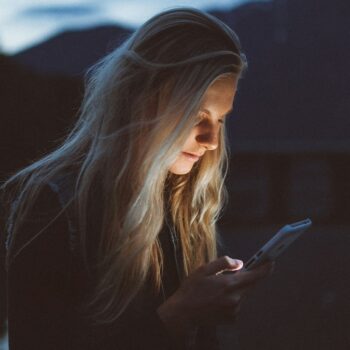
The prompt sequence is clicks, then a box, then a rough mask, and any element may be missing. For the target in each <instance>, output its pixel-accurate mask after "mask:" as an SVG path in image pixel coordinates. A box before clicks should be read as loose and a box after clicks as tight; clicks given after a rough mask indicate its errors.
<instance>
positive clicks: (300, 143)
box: [14, 0, 350, 152]
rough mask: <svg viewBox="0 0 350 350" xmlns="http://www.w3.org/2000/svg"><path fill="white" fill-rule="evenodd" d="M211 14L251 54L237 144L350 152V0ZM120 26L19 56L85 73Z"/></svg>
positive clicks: (121, 34) (39, 66)
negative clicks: (218, 19) (222, 23)
mask: <svg viewBox="0 0 350 350" xmlns="http://www.w3.org/2000/svg"><path fill="white" fill-rule="evenodd" d="M213 14H214V15H215V16H217V17H219V18H221V19H222V20H224V21H225V22H226V23H227V24H228V25H230V26H231V27H232V28H234V30H235V31H236V32H237V33H238V35H239V37H240V39H241V43H242V47H243V50H244V52H245V53H246V55H247V57H248V61H249V69H248V71H247V73H246V75H245V79H243V80H242V81H241V86H240V90H239V93H238V96H237V99H236V106H235V111H234V116H235V118H234V122H233V123H230V124H229V129H230V130H229V131H230V134H231V136H232V137H231V140H232V146H233V148H234V149H235V150H236V151H257V150H259V151H268V152H294V151H296V150H300V151H304V150H309V151H313V150H326V151H327V150H335V151H349V150H350V141H348V139H349V137H348V135H349V134H350V122H349V118H348V114H349V111H350V102H349V98H348V96H349V87H348V81H349V78H350V72H349V70H348V67H347V66H348V62H349V60H350V44H349V43H350V40H349V39H350V31H349V30H350V29H349V25H348V18H349V16H348V14H349V3H348V2H344V1H340V0H336V1H333V2H329V1H326V0H306V1H303V0H293V1H287V0H279V1H274V2H271V3H269V2H268V3H260V2H257V3H248V4H246V5H242V6H240V7H239V8H237V9H234V10H232V11H230V12H219V11H216V12H213ZM127 35H128V32H127V31H125V30H123V29H121V28H118V27H101V28H96V29H90V30H85V31H79V32H67V33H63V34H61V35H59V36H57V37H55V38H53V39H50V40H48V41H47V42H45V43H43V44H41V45H38V46H36V47H34V48H31V49H29V50H26V51H24V52H22V53H20V54H18V55H16V56H15V57H14V58H15V59H16V60H17V61H18V62H21V63H23V64H26V65H28V66H30V67H31V68H33V69H35V70H37V71H38V70H40V71H42V72H46V73H49V72H50V73H52V72H60V73H62V74H66V75H81V74H82V73H83V72H85V71H86V69H87V68H88V67H89V66H91V65H92V64H93V63H95V62H96V61H97V60H98V59H99V58H101V57H102V56H103V55H105V54H106V53H107V52H109V51H110V50H112V49H113V48H115V47H116V46H117V45H118V43H120V42H121V41H122V40H123V39H125V38H126V36H127Z"/></svg>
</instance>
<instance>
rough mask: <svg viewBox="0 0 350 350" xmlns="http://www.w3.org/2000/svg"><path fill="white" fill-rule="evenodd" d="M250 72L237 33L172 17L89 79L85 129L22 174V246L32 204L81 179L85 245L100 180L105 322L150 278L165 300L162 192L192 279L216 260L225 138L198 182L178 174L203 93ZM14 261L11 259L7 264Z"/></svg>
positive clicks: (151, 24)
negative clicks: (66, 176) (58, 185)
mask: <svg viewBox="0 0 350 350" xmlns="http://www.w3.org/2000/svg"><path fill="white" fill-rule="evenodd" d="M245 66H246V60H245V56H244V55H243V54H242V53H241V51H240V44H239V40H238V38H237V36H236V35H235V33H234V32H233V31H232V30H231V29H230V28H229V27H228V26H227V25H225V24H224V23H223V22H221V21H220V20H218V19H217V18H215V17H213V16H211V15H209V14H207V13H205V12H202V11H200V10H197V9H194V8H175V9H170V10H167V11H164V12H162V13H160V14H158V15H156V16H154V17H152V18H151V19H150V20H148V21H147V22H146V23H145V24H144V25H142V26H141V27H140V28H139V29H138V30H136V31H135V32H134V33H133V34H132V35H131V36H130V37H129V38H127V40H125V41H124V43H123V44H122V45H121V46H120V47H119V48H117V49H115V50H114V51H113V52H111V53H110V54H108V55H107V56H106V57H105V58H103V59H102V60H101V61H99V62H98V63H97V64H96V65H95V66H94V67H92V69H90V70H89V71H88V73H87V76H86V91H85V96H84V99H83V102H82V105H81V109H80V111H79V119H78V121H77V123H76V124H75V125H74V127H73V128H72V130H71V132H70V133H69V135H68V136H67V138H66V139H65V140H64V142H63V143H62V144H61V146H60V147H58V148H57V149H56V150H55V151H53V152H51V153H50V154H48V155H47V156H45V157H44V158H41V159H39V160H38V161H36V162H35V163H33V164H31V165H29V166H28V167H26V168H25V169H22V170H21V171H19V172H18V173H16V174H15V175H13V176H12V177H11V178H10V179H9V180H8V181H7V182H6V183H5V184H4V186H3V187H4V188H7V187H11V186H10V185H11V184H15V188H16V191H15V193H16V196H17V197H18V200H17V202H16V203H17V205H16V220H15V223H14V225H13V227H12V228H11V229H12V236H13V237H14V239H15V238H16V232H18V229H19V227H20V226H21V223H23V221H24V218H25V216H26V214H27V213H28V210H29V204H30V203H33V202H34V200H35V198H37V196H38V194H39V192H40V190H41V189H42V187H43V185H44V184H45V183H47V182H49V181H50V180H51V179H54V178H55V177H56V176H57V175H58V174H60V173H64V172H65V171H67V170H68V169H71V168H72V167H73V168H75V169H78V176H77V179H76V183H75V192H74V201H75V203H76V206H75V208H76V210H77V217H78V219H79V220H78V221H79V232H80V238H81V244H82V246H84V242H85V241H86V237H85V235H86V219H87V215H86V212H87V198H88V194H89V193H90V192H91V190H92V184H93V181H94V179H96V177H99V179H100V182H101V183H102V184H103V187H102V192H103V195H102V196H101V197H102V198H103V201H104V203H103V204H104V208H105V211H104V214H103V221H102V227H101V237H100V242H101V244H100V247H99V259H98V261H99V264H98V266H99V270H98V271H99V275H98V284H97V286H96V290H95V294H94V297H93V300H92V304H98V305H99V309H98V311H97V313H96V315H95V316H96V318H97V319H98V320H100V321H101V322H111V321H113V320H115V319H116V318H118V317H119V316H120V315H121V314H122V313H123V311H124V310H125V308H126V307H127V306H128V305H129V303H130V302H131V301H132V300H133V298H134V297H135V296H136V294H137V293H138V292H139V291H140V289H141V288H142V286H143V285H144V283H145V281H146V279H147V278H149V277H152V280H153V282H154V290H155V291H159V288H160V285H161V273H162V266H163V256H162V251H161V246H160V244H159V240H158V234H159V232H160V230H161V228H162V225H163V222H164V204H165V203H164V187H165V184H166V183H167V184H168V185H169V189H170V193H171V195H170V203H169V204H170V205H169V206H170V211H171V216H172V218H173V223H174V226H175V228H176V231H177V232H178V234H179V238H180V241H181V245H182V250H183V265H184V270H185V271H184V272H185V275H188V274H190V273H191V272H192V271H193V270H194V269H196V268H197V267H198V266H200V265H201V264H203V263H205V262H208V261H210V260H212V259H214V258H215V257H216V254H217V252H216V221H217V219H218V216H219V214H220V212H221V209H222V206H223V204H224V201H225V187H224V177H225V173H226V163H227V149H226V140H225V138H226V137H225V127H224V126H223V127H222V128H221V132H220V138H219V146H218V148H217V149H216V150H215V151H211V152H207V153H206V154H205V155H204V156H203V158H202V159H201V160H200V161H199V162H197V163H196V164H195V166H194V168H193V169H192V171H191V172H190V173H189V174H186V175H174V174H170V173H169V171H168V169H169V167H170V165H171V164H172V163H173V162H174V160H175V159H176V156H177V155H178V153H179V152H180V151H181V147H182V145H183V144H184V142H185V140H186V138H187V137H188V135H189V133H190V131H191V129H192V128H193V126H194V125H195V122H196V116H197V114H198V111H199V107H200V104H201V101H202V98H203V95H204V93H205V92H206V90H207V89H208V88H209V87H210V85H211V84H212V83H213V82H214V81H215V80H217V79H221V78H223V77H225V76H227V75H232V74H233V75H234V76H235V78H236V79H237V80H238V79H239V77H240V75H241V73H242V71H243V70H244V68H245ZM15 253H16V252H12V251H11V245H10V246H9V256H10V257H11V256H14V255H15Z"/></svg>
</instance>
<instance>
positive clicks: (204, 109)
mask: <svg viewBox="0 0 350 350" xmlns="http://www.w3.org/2000/svg"><path fill="white" fill-rule="evenodd" d="M200 110H201V111H203V112H206V113H208V114H209V115H210V116H212V113H211V112H210V111H209V109H206V108H200ZM232 111H233V108H231V109H229V110H228V111H227V112H226V113H225V114H223V115H222V116H221V117H220V118H222V117H226V116H227V115H228V114H230V113H231V112H232Z"/></svg>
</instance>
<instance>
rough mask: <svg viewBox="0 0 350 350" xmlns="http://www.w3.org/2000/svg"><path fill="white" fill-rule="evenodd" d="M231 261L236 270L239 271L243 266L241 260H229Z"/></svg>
mask: <svg viewBox="0 0 350 350" xmlns="http://www.w3.org/2000/svg"><path fill="white" fill-rule="evenodd" d="M231 260H232V264H233V265H235V267H236V268H238V269H240V268H242V266H243V261H242V260H238V259H231Z"/></svg>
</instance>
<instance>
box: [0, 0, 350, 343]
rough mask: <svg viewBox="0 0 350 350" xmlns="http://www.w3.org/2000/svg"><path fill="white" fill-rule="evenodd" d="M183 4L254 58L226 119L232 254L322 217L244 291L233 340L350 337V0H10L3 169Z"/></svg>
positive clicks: (53, 138)
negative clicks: (88, 79) (92, 80)
mask: <svg viewBox="0 0 350 350" xmlns="http://www.w3.org/2000/svg"><path fill="white" fill-rule="evenodd" d="M180 5H185V6H193V7H196V8H200V9H203V10H206V11H208V12H210V13H212V14H213V15H215V16H217V17H218V18H220V19H221V20H223V21H224V22H225V23H227V24H228V25H229V26H231V27H232V28H233V29H234V30H235V31H236V32H237V34H238V36H239V37H240V39H241V43H242V48H243V51H244V52H245V53H246V55H247V58H248V62H249V69H248V71H247V73H246V74H245V76H244V79H243V80H242V81H241V83H240V84H241V85H240V88H239V92H238V95H237V97H236V101H235V109H234V111H233V113H232V116H231V117H230V118H229V122H228V129H229V139H230V146H231V166H230V172H229V176H228V179H227V185H228V190H229V194H230V201H229V204H228V206H227V209H226V211H225V214H224V215H223V217H222V219H221V221H220V231H221V235H222V240H223V243H224V244H223V247H222V251H221V253H222V254H224V253H225V254H230V255H231V256H233V257H236V258H240V259H242V260H246V259H247V258H249V256H250V255H252V254H253V253H254V252H255V251H256V250H257V249H258V248H259V247H260V245H261V244H262V243H264V242H265V240H266V239H268V238H269V237H270V236H272V235H273V234H274V233H275V231H276V230H277V229H279V228H280V226H282V225H283V224H286V223H290V222H293V221H297V220H301V219H304V218H306V217H310V218H311V219H312V220H313V222H314V226H313V227H312V228H311V229H310V230H309V231H308V232H307V233H306V234H305V235H304V236H303V237H302V238H300V239H299V240H298V241H297V242H295V243H294V244H293V246H292V247H290V248H289V250H288V251H287V252H286V253H285V254H284V255H283V256H282V257H280V258H279V259H278V262H277V264H276V270H275V272H274V274H273V275H272V276H271V277H270V278H269V280H267V281H265V282H264V283H263V284H261V285H260V286H258V287H257V288H256V290H255V291H254V292H253V293H252V294H251V295H250V296H249V298H247V299H246V300H245V302H244V304H243V305H242V310H241V313H240V319H239V322H237V324H236V325H235V326H230V327H228V326H225V327H224V326H222V327H220V330H219V332H220V341H221V343H222V349H225V350H226V349H244V350H245V349H246V350H248V349H249V350H253V349H257V348H259V349H260V350H265V349H266V350H275V349H276V350H277V349H278V350H280V349H287V350H288V349H290V350H299V349H327V350H328V349H337V350H338V349H339V350H342V349H349V348H350V335H349V334H350V333H349V326H350V301H349V296H350V256H349V255H350V254H349V253H348V252H349V249H350V230H349V228H350V215H349V214H348V213H349V209H350V138H349V136H350V119H349V116H350V84H349V82H350V70H349V62H350V24H349V18H350V2H349V1H347V0H332V1H330V0H270V1H268V0H265V1H248V0H246V1H244V0H240V1H239V0H236V1H235V0H215V1H214V0H197V1H194V0H193V1H164V0H163V1H162V0H158V1H157V0H152V1H148V0H147V1H137V0H128V1H120V0H114V1H113V0H99V1H94V0H85V1H83V0H81V1H78V0H76V1H73V0H14V1H12V2H10V1H5V0H0V104H1V108H0V111H1V124H0V125H1V126H0V164H1V168H0V181H3V180H4V179H5V178H6V177H7V176H9V175H10V174H11V173H12V172H14V171H15V170H17V169H20V168H21V167H23V166H25V165H27V164H29V163H30V162H31V161H33V160H35V159H37V158H38V157H40V156H41V155H43V154H45V153H46V152H48V151H50V150H52V149H53V148H54V147H55V146H57V145H58V144H59V142H60V140H61V139H62V137H63V136H64V135H65V134H66V132H67V130H68V128H69V127H70V126H71V125H72V123H73V122H74V121H75V120H76V112H77V109H78V107H79V105H80V102H81V99H82V96H83V76H84V73H85V72H86V70H87V68H88V67H90V66H91V65H92V64H94V63H95V62H96V61H97V60H98V59H99V58H101V57H102V56H104V55H105V54H106V53H108V52H110V51H111V50H113V49H114V48H115V47H117V46H118V45H119V44H120V43H121V42H122V41H123V39H124V38H125V36H126V35H127V34H128V33H130V32H131V31H133V30H134V29H135V28H137V27H138V26H139V25H140V24H142V23H143V22H144V21H145V20H147V19H148V18H149V17H151V16H152V15H154V14H156V13H157V12H159V11H161V10H164V9H167V8H170V7H174V6H180ZM1 274H2V275H4V271H1ZM3 281H4V279H3V278H1V283H3ZM3 290H4V288H1V293H2V294H1V295H0V303H1V305H0V314H1V318H2V320H5V314H6V313H5V302H4V301H5V296H4V294H3ZM2 325H3V326H2V334H3V335H4V336H3V342H2V343H1V344H2V345H0V349H6V339H5V338H6V337H5V334H6V332H5V326H4V325H5V322H2ZM1 347H2V348H1Z"/></svg>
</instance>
